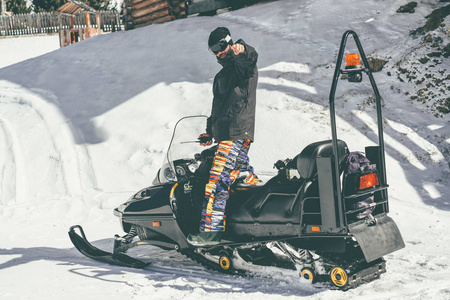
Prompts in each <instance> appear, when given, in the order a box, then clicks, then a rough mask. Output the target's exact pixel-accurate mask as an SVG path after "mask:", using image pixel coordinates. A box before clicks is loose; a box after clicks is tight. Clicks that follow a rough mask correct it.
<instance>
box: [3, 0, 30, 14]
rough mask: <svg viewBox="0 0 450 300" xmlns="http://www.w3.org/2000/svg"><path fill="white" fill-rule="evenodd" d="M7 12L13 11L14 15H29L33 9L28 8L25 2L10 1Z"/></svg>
mask: <svg viewBox="0 0 450 300" xmlns="http://www.w3.org/2000/svg"><path fill="white" fill-rule="evenodd" d="M6 11H11V12H12V13H13V14H28V13H30V12H31V8H30V7H27V2H26V1H25V0H14V1H11V0H10V1H7V2H6Z"/></svg>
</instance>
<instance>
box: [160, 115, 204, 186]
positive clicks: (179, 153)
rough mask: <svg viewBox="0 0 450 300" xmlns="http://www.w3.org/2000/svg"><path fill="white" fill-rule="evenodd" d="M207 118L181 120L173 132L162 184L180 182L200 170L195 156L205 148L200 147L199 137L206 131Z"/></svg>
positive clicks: (163, 167) (198, 117) (162, 169)
mask: <svg viewBox="0 0 450 300" xmlns="http://www.w3.org/2000/svg"><path fill="white" fill-rule="evenodd" d="M206 119H207V117H206V116H203V115H199V116H189V117H184V118H182V119H180V120H179V121H178V122H177V123H176V124H175V128H174V130H173V135H172V140H171V141H170V145H169V148H168V150H167V154H166V157H165V159H164V163H163V166H162V168H161V169H160V171H159V174H158V179H159V182H160V183H166V182H177V181H178V182H179V181H180V180H181V179H182V178H184V177H185V176H186V174H187V173H189V172H191V173H194V172H195V170H196V169H197V168H198V165H197V163H196V160H195V158H194V157H195V154H196V153H201V152H202V151H203V150H205V148H204V147H203V146H200V141H199V140H198V136H199V135H200V134H201V133H203V132H204V131H205V127H206Z"/></svg>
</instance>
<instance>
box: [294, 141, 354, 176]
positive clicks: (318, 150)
mask: <svg viewBox="0 0 450 300" xmlns="http://www.w3.org/2000/svg"><path fill="white" fill-rule="evenodd" d="M338 155H339V165H340V166H341V165H342V163H343V162H344V160H345V158H346V157H347V155H348V147H347V144H346V143H345V142H344V141H342V140H338ZM320 156H324V157H329V156H333V143H332V142H331V140H326V141H320V142H315V143H312V144H310V145H308V146H306V147H305V148H304V149H303V151H302V152H301V153H300V154H299V155H297V156H296V157H295V158H294V162H295V163H296V166H297V171H298V173H299V174H300V176H301V177H302V178H303V179H307V180H310V179H312V178H313V177H314V176H315V175H316V174H317V163H316V158H317V157H320Z"/></svg>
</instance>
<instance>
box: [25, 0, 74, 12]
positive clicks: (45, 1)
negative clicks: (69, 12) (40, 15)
mask: <svg viewBox="0 0 450 300" xmlns="http://www.w3.org/2000/svg"><path fill="white" fill-rule="evenodd" d="M65 3H66V1H65V0H33V5H34V11H35V12H50V11H56V10H58V8H59V7H60V6H62V5H63V4H65Z"/></svg>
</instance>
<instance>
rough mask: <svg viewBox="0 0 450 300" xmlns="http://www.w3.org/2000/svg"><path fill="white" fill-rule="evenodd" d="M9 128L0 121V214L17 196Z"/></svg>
mask: <svg viewBox="0 0 450 300" xmlns="http://www.w3.org/2000/svg"><path fill="white" fill-rule="evenodd" d="M13 145H14V143H13V141H12V136H11V133H10V130H9V128H8V127H7V125H6V124H5V122H4V121H3V120H1V119H0V191H1V194H0V213H1V211H2V210H3V206H5V205H7V204H9V203H10V202H11V201H14V200H15V196H16V194H17V189H16V186H17V182H16V181H17V176H16V159H15V154H14V152H15V151H14V149H13V147H14V146H13Z"/></svg>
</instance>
